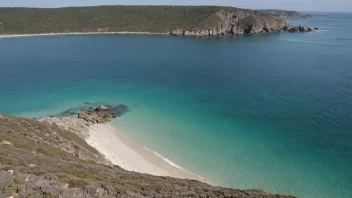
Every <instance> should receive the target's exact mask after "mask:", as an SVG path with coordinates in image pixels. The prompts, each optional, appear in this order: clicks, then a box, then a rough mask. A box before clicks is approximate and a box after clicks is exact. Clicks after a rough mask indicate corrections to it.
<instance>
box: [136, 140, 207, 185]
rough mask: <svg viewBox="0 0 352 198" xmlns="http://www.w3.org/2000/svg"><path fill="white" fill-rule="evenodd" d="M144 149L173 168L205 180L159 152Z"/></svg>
mask: <svg viewBox="0 0 352 198" xmlns="http://www.w3.org/2000/svg"><path fill="white" fill-rule="evenodd" d="M142 148H143V149H145V150H147V151H149V152H151V153H153V154H154V155H155V156H157V157H159V158H160V159H162V160H164V161H165V162H166V163H168V164H170V165H171V166H173V167H175V168H178V169H181V170H183V171H186V172H187V173H189V174H192V175H195V176H197V177H199V178H201V179H203V180H205V179H204V178H203V177H201V176H199V175H197V174H195V173H192V172H190V171H188V170H187V169H184V168H182V167H181V166H179V165H177V164H175V163H174V162H172V161H171V160H169V159H167V158H166V157H164V156H162V155H161V154H159V153H157V152H155V151H152V150H150V149H149V148H147V147H142Z"/></svg>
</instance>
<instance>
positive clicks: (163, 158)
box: [106, 124, 205, 180]
mask: <svg viewBox="0 0 352 198" xmlns="http://www.w3.org/2000/svg"><path fill="white" fill-rule="evenodd" d="M106 126H107V127H108V128H110V129H112V130H114V131H116V132H117V133H119V134H120V135H121V136H122V137H124V138H127V137H126V136H125V135H123V134H122V133H121V132H120V131H119V130H117V129H115V128H114V127H113V126H110V125H109V124H106ZM141 148H142V149H144V150H147V151H148V152H151V153H152V154H153V155H155V156H157V157H158V158H160V159H162V160H164V161H165V162H166V163H168V164H169V165H171V166H173V167H175V168H178V169H180V170H183V171H186V172H187V173H189V174H191V175H194V176H197V177H199V178H201V179H202V180H205V179H204V178H203V177H201V176H200V175H197V174H195V173H193V172H191V171H188V170H187V169H184V168H182V167H181V166H179V165H177V164H175V163H174V162H172V161H171V160H169V159H167V158H166V157H164V156H162V155H161V154H159V153H157V152H156V151H153V150H150V149H149V148H147V147H142V146H141Z"/></svg>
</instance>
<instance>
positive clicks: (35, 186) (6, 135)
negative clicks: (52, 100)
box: [0, 115, 293, 198]
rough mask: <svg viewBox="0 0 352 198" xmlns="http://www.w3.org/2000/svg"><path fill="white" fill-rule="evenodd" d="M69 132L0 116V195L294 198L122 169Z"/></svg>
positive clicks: (36, 122)
mask: <svg viewBox="0 0 352 198" xmlns="http://www.w3.org/2000/svg"><path fill="white" fill-rule="evenodd" d="M94 117H95V116H94ZM69 130H71V129H70V127H68V128H67V129H65V127H64V126H59V125H56V124H54V123H51V122H46V121H43V122H40V121H37V120H31V119H24V118H16V117H11V116H5V115H0V197H1V198H3V197H38V198H42V197H62V198H75V197H77V198H78V197H80V198H83V197H85V198H89V197H97V198H98V197H138V198H142V197H238V198H245V197H246V198H255V197H258V198H284V197H291V198H293V197H292V196H283V195H275V194H270V193H266V192H264V191H262V190H237V189H228V188H222V187H215V186H211V185H209V184H205V183H201V182H199V181H194V180H184V179H176V178H170V177H157V176H152V175H147V174H140V173H135V172H129V171H125V170H123V169H121V168H120V167H118V166H114V165H112V164H111V163H110V162H109V161H107V160H106V159H105V158H104V156H102V155H101V154H100V153H99V152H98V151H97V150H95V149H94V148H92V147H90V146H89V145H88V144H87V143H86V142H85V141H84V140H83V139H82V138H80V136H78V135H76V134H75V133H73V132H71V131H69ZM268 182H270V181H268Z"/></svg>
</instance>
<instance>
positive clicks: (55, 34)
mask: <svg viewBox="0 0 352 198" xmlns="http://www.w3.org/2000/svg"><path fill="white" fill-rule="evenodd" d="M94 34H97V35H99V34H150V35H160V34H167V33H152V32H68V33H43V34H3V35H1V34H0V38H11V37H28V36H57V35H94Z"/></svg>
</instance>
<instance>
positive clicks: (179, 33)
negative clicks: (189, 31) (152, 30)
mask: <svg viewBox="0 0 352 198" xmlns="http://www.w3.org/2000/svg"><path fill="white" fill-rule="evenodd" d="M183 32H184V31H183V30H182V29H177V30H174V31H172V32H171V35H174V36H182V35H183Z"/></svg>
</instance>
